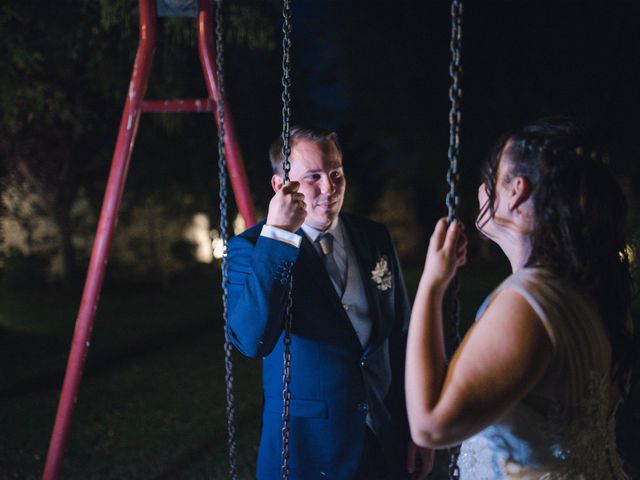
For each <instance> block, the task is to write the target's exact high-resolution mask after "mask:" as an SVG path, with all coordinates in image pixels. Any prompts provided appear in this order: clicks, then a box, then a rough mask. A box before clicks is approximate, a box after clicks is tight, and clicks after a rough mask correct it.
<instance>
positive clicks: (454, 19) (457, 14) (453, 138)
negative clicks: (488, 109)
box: [445, 0, 462, 480]
mask: <svg viewBox="0 0 640 480" xmlns="http://www.w3.org/2000/svg"><path fill="white" fill-rule="evenodd" d="M449 47H450V50H451V63H450V64H449V76H450V77H451V86H450V87H449V100H450V101H451V109H450V110H449V150H448V157H449V170H448V171H447V183H448V184H449V191H448V192H447V197H446V200H445V202H446V205H447V209H448V212H447V219H448V221H449V223H451V222H453V221H454V220H455V219H456V208H457V206H458V180H459V174H458V162H459V160H460V124H461V121H462V111H461V110H460V103H461V99H462V85H461V83H460V82H461V77H462V0H452V1H451V43H450V45H449ZM459 288H460V284H459V281H458V277H457V276H456V277H455V278H454V279H453V281H452V283H451V286H450V287H449V289H448V291H447V306H448V310H449V312H448V315H447V317H448V318H451V319H452V320H453V323H454V325H455V341H454V343H455V347H456V348H457V347H458V345H460V302H459V300H458V290H459ZM449 455H450V462H449V479H450V480H459V479H460V468H459V467H458V458H459V456H460V445H456V446H454V447H451V448H450V449H449Z"/></svg>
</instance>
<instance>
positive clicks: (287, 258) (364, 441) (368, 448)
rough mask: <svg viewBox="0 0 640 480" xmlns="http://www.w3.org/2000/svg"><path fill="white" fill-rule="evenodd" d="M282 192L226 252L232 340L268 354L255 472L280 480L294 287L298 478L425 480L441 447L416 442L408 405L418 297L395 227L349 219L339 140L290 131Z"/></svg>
mask: <svg viewBox="0 0 640 480" xmlns="http://www.w3.org/2000/svg"><path fill="white" fill-rule="evenodd" d="M270 158H271V163H272V167H273V170H274V175H273V177H272V179H271V184H272V186H273V189H274V191H275V192H276V193H275V195H274V196H273V198H272V199H271V202H270V204H269V212H268V216H267V219H266V221H263V222H261V223H259V224H258V225H256V226H254V227H252V228H250V229H248V230H247V231H245V232H244V233H242V234H240V235H238V236H237V237H235V238H233V239H231V241H230V242H229V245H228V288H229V322H228V333H229V336H230V338H231V341H232V342H233V344H234V345H235V346H236V347H237V348H238V349H239V350H240V351H241V352H242V353H243V354H245V355H247V356H249V357H262V363H263V370H262V382H263V394H264V404H263V412H262V433H261V438H260V449H259V454H258V467H257V477H258V479H260V480H262V479H265V480H271V479H274V480H275V479H278V478H281V450H282V433H281V430H282V403H283V402H282V389H283V352H284V344H283V333H284V328H283V326H284V312H285V306H286V304H287V300H288V295H287V293H288V284H289V280H290V279H291V278H293V280H292V282H293V287H292V299H293V303H292V307H291V309H292V335H291V338H292V341H291V376H290V378H291V383H290V391H291V403H290V420H289V429H290V440H289V453H290V457H289V471H290V474H289V478H291V479H305V480H306V479H313V480H315V479H323V480H324V479H339V480H343V479H344V480H352V479H367V480H370V479H378V478H380V479H399V478H408V472H413V475H414V478H425V477H426V474H427V473H428V472H429V471H430V470H431V466H432V463H433V451H431V450H428V449H419V448H418V447H416V446H415V445H413V444H412V443H411V442H410V436H409V430H408V425H407V420H406V413H405V403H404V354H405V342H406V336H405V333H406V328H407V325H408V319H409V313H410V312H409V302H408V298H407V293H406V290H405V286H404V282H403V279H402V272H401V270H400V265H399V263H398V258H397V255H396V252H395V249H394V246H393V243H392V241H391V237H390V236H389V233H388V231H387V229H386V228H385V227H384V226H382V225H381V224H378V223H375V222H372V221H370V220H367V219H365V218H361V217H357V216H354V215H349V214H346V213H340V211H341V208H342V203H343V199H344V193H345V188H346V179H345V176H344V172H343V167H342V152H341V150H340V146H339V145H338V141H337V136H336V134H335V133H333V132H330V131H328V130H325V129H317V128H315V129H314V128H301V127H294V128H293V129H292V130H291V155H290V160H291V171H290V180H291V181H290V182H289V183H287V184H286V185H285V184H283V174H282V162H283V155H282V140H281V139H280V138H278V139H276V141H275V142H274V143H273V145H272V146H271V149H270Z"/></svg>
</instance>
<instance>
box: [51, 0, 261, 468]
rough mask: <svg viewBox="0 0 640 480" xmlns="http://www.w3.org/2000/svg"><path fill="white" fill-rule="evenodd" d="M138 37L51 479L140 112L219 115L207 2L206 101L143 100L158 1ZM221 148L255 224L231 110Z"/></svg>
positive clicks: (142, 1)
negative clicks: (208, 113) (211, 113)
mask: <svg viewBox="0 0 640 480" xmlns="http://www.w3.org/2000/svg"><path fill="white" fill-rule="evenodd" d="M139 9H140V40H139V43H138V50H137V53H136V59H135V63H134V66H133V73H132V74H131V82H130V83H129V91H128V94H127V99H126V101H125V104H124V110H123V112H122V119H121V121H120V129H119V131H118V139H117V141H116V147H115V151H114V153H113V159H112V162H111V171H110V173H109V179H108V182H107V189H106V192H105V195H104V200H103V203H102V211H101V212H100V219H99V222H98V229H97V232H96V238H95V240H94V243H93V250H92V252H91V260H90V263H89V270H88V272H87V278H86V281H85V286H84V291H83V293H82V301H81V303H80V309H79V311H78V317H77V320H76V327H75V331H74V334H73V340H72V343H71V350H70V352H69V359H68V361H67V369H66V373H65V378H64V383H63V386H62V393H61V396H60V402H59V403H58V411H57V413H56V419H55V423H54V427H53V433H52V435H51V441H50V443H49V451H48V453H47V461H46V464H45V469H44V473H43V476H42V478H43V479H44V480H54V479H56V478H57V477H58V474H59V471H60V466H61V463H62V456H63V453H64V448H65V445H66V441H67V437H68V434H69V427H70V424H71V417H72V416H73V410H74V406H75V403H76V400H77V392H78V387H79V385H80V380H81V378H82V371H83V368H84V363H85V360H86V356H87V352H88V350H89V340H90V338H91V331H92V329H93V321H94V318H95V313H96V310H97V308H98V298H99V294H100V290H101V288H102V282H103V279H104V272H105V269H106V264H107V256H108V252H109V247H110V245H111V238H112V236H113V231H114V229H115V224H116V217H117V214H118V209H119V206H120V201H121V199H122V192H123V191H124V185H125V180H126V177H127V171H128V168H129V161H130V159H131V153H132V151H133V146H134V142H135V138H136V133H137V130H138V124H139V122H140V114H141V113H142V112H143V111H145V112H211V111H212V112H214V113H215V114H216V122H217V121H218V118H217V111H216V110H217V109H216V108H215V105H216V101H217V77H216V73H215V71H216V70H215V56H214V47H213V33H212V29H213V20H214V17H213V6H212V5H211V3H210V1H209V0H199V1H198V51H199V54H200V62H201V64H202V71H203V74H204V78H205V83H206V85H207V90H208V92H209V97H210V98H206V99H187V100H148V101H145V100H144V93H145V91H146V89H147V84H148V81H149V75H150V72H151V64H152V61H153V52H154V49H155V42H156V21H157V12H156V3H155V0H139ZM227 104H228V103H227ZM225 127H226V128H225V130H226V135H225V147H226V148H225V152H226V156H227V164H228V169H229V174H230V177H231V185H232V187H233V192H234V195H235V198H236V203H237V205H238V210H239V212H240V214H241V215H242V217H243V218H244V219H245V222H246V224H247V225H253V224H255V222H256V219H255V213H254V209H253V203H252V200H251V195H250V191H249V186H248V182H247V176H246V173H245V170H244V163H243V160H242V155H241V153H240V148H239V146H238V142H237V140H236V137H235V129H234V127H233V122H232V121H231V115H230V113H229V109H228V108H226V117H225Z"/></svg>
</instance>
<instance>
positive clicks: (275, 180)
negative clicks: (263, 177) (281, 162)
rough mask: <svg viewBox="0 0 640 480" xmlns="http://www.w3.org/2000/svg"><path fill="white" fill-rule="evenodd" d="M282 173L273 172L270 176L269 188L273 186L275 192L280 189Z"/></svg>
mask: <svg viewBox="0 0 640 480" xmlns="http://www.w3.org/2000/svg"><path fill="white" fill-rule="evenodd" d="M282 184H283V181H282V175H278V174H277V173H274V174H273V175H272V176H271V188H273V191H274V192H277V191H278V190H280V189H281V188H282Z"/></svg>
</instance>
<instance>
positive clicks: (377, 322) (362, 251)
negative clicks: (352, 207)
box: [340, 215, 382, 349]
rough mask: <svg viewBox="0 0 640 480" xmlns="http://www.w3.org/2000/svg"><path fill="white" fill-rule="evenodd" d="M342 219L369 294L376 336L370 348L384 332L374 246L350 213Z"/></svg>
mask: <svg viewBox="0 0 640 480" xmlns="http://www.w3.org/2000/svg"><path fill="white" fill-rule="evenodd" d="M340 219H341V220H342V222H343V223H344V227H345V230H346V232H347V235H349V240H351V245H352V247H353V251H354V254H355V256H356V260H357V262H358V268H359V269H360V275H361V277H362V286H363V288H364V290H365V292H366V295H367V301H368V302H369V314H370V315H371V320H372V321H373V326H374V329H373V332H374V336H373V337H372V338H371V341H370V342H369V346H368V347H367V349H369V348H370V347H371V346H372V345H374V344H376V343H378V339H379V338H380V335H381V333H382V315H381V310H380V298H379V295H378V292H376V291H375V289H374V286H373V283H372V282H371V270H370V269H371V268H372V266H373V264H374V263H375V260H374V256H375V252H374V250H373V248H372V245H371V242H370V241H369V239H368V237H367V235H366V232H363V231H362V230H361V229H359V228H358V227H357V226H355V225H354V224H353V222H352V221H351V218H350V217H349V216H348V215H340Z"/></svg>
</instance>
